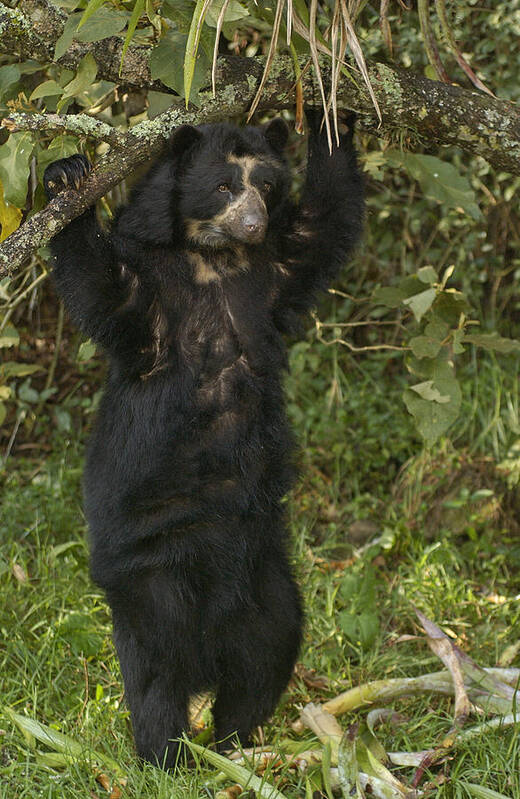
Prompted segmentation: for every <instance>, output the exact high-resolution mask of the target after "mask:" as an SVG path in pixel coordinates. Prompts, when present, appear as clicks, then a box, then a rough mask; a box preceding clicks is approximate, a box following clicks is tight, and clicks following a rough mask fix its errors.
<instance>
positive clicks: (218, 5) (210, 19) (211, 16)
mask: <svg viewBox="0 0 520 799" xmlns="http://www.w3.org/2000/svg"><path fill="white" fill-rule="evenodd" d="M223 5H224V0H213V2H212V4H211V5H210V7H209V8H208V12H207V14H206V19H205V22H206V25H209V26H210V27H211V28H216V27H217V23H218V18H219V14H220V12H221V11H222V6H223ZM248 16H249V11H248V10H247V8H244V6H243V5H242V4H241V3H239V2H238V0H230V1H229V3H228V7H227V8H226V13H225V14H224V24H225V23H226V22H236V21H237V20H238V19H243V18H244V17H248Z"/></svg>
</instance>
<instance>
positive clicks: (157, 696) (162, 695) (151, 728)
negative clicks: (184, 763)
mask: <svg viewBox="0 0 520 799" xmlns="http://www.w3.org/2000/svg"><path fill="white" fill-rule="evenodd" d="M114 642H115V645H116V649H117V654H118V657H119V662H120V664H121V672H122V675H123V681H124V685H125V697H126V701H127V703H128V706H129V708H130V714H131V717H132V727H133V732H134V739H135V746H136V750H137V754H138V755H139V757H141V758H142V759H143V760H147V761H149V762H150V763H153V765H155V766H157V765H158V766H160V767H162V768H166V769H169V768H175V765H176V762H177V757H178V749H179V743H178V741H176V740H174V739H176V738H179V737H180V736H181V735H182V733H183V732H185V731H186V730H187V729H188V699H189V696H188V692H187V686H186V681H185V680H184V679H179V678H178V677H179V675H176V674H175V669H174V667H173V666H172V664H170V663H169V662H168V660H166V659H165V658H164V654H163V653H160V652H154V651H151V650H150V649H149V648H145V647H144V646H142V645H141V644H140V643H139V642H138V641H137V639H136V637H135V635H134V633H133V632H132V630H131V628H130V627H129V626H128V625H127V624H126V623H124V622H122V621H121V620H117V619H116V617H114Z"/></svg>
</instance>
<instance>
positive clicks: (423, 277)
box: [417, 266, 439, 286]
mask: <svg viewBox="0 0 520 799" xmlns="http://www.w3.org/2000/svg"><path fill="white" fill-rule="evenodd" d="M417 277H418V278H419V280H420V281H421V283H429V284H430V286H433V284H434V283H438V282H439V276H438V274H437V272H436V271H435V269H434V268H433V266H423V267H421V269H419V270H418V272H417Z"/></svg>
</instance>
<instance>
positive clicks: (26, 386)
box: [18, 377, 40, 403]
mask: <svg viewBox="0 0 520 799" xmlns="http://www.w3.org/2000/svg"><path fill="white" fill-rule="evenodd" d="M18 399H21V400H22V402H29V403H36V402H38V400H39V399H40V395H39V394H38V392H37V391H36V389H34V388H33V387H32V386H31V378H30V377H28V378H27V380H24V381H23V383H22V384H21V386H20V387H19V389H18Z"/></svg>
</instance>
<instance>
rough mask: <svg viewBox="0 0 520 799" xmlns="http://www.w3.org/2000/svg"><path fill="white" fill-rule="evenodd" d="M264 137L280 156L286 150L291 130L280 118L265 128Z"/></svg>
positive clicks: (273, 120)
mask: <svg viewBox="0 0 520 799" xmlns="http://www.w3.org/2000/svg"><path fill="white" fill-rule="evenodd" d="M264 136H265V138H266V140H267V143H268V144H269V145H270V146H271V147H272V148H273V150H275V151H276V152H277V153H280V155H281V154H282V153H283V151H284V149H285V145H286V144H287V139H288V137H289V128H288V127H287V125H286V124H285V122H284V121H283V119H280V117H276V119H272V120H271V122H268V123H267V125H266V126H265V128H264Z"/></svg>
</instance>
